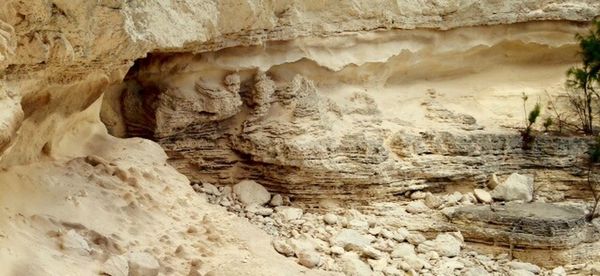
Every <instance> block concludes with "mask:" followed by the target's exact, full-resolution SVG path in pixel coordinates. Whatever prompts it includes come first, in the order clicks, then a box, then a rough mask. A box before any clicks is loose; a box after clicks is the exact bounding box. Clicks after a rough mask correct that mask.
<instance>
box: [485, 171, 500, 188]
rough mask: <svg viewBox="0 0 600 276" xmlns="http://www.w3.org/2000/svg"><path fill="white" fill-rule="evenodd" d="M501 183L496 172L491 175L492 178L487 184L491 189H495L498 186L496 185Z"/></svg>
mask: <svg viewBox="0 0 600 276" xmlns="http://www.w3.org/2000/svg"><path fill="white" fill-rule="evenodd" d="M499 184H500V181H498V176H497V175H496V174H495V173H494V174H492V175H491V176H490V179H489V180H488V183H487V186H488V188H490V189H492V190H493V189H494V188H496V186H498V185H499Z"/></svg>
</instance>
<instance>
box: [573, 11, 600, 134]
mask: <svg viewBox="0 0 600 276" xmlns="http://www.w3.org/2000/svg"><path fill="white" fill-rule="evenodd" d="M592 24H593V27H592V29H591V30H590V32H589V33H588V34H587V35H581V34H577V35H576V38H577V40H578V41H579V48H580V55H581V59H582V60H581V61H582V64H581V65H580V66H575V67H571V68H570V69H569V70H568V71H567V82H566V86H567V94H568V96H569V97H568V98H569V104H570V105H571V107H572V108H573V111H574V112H575V114H576V115H577V119H578V121H579V125H580V129H581V131H583V132H584V133H585V134H594V115H595V114H596V113H597V111H595V108H597V107H598V103H599V101H600V94H599V87H598V86H599V85H600V21H594V22H593V23H592Z"/></svg>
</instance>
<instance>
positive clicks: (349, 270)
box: [338, 252, 373, 276]
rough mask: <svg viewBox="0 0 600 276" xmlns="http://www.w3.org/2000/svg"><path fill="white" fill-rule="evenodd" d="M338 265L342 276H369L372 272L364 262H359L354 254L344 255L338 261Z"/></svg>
mask: <svg viewBox="0 0 600 276" xmlns="http://www.w3.org/2000/svg"><path fill="white" fill-rule="evenodd" d="M338 265H339V267H340V269H341V271H342V273H343V274H344V275H347V276H371V275H372V274H373V271H372V270H371V267H370V266H369V265H368V264H366V263H365V262H363V261H361V260H360V258H359V257H358V255H357V254H356V253H353V252H348V253H344V254H343V255H342V256H341V257H340V258H339V259H338Z"/></svg>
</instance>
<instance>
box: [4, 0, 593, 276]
mask: <svg viewBox="0 0 600 276" xmlns="http://www.w3.org/2000/svg"><path fill="white" fill-rule="evenodd" d="M598 14H600V3H598V1H595V0H554V1H539V0H525V1H518V0H514V1H512V0H511V1H492V0H486V1H476V0H456V1H453V0H447V1H444V0H435V1H408V0H406V1H391V0H384V1H371V0H358V1H356V0H354V1H347V0H343V1H340V0H328V1H320V0H319V1H317V0H311V1H302V0H281V1H279V0H273V1H269V0H265V1H262V0H223V1H214V0H166V1H125V0H99V1H86V0H76V1H72V0H32V1H18V0H5V1H2V3H0V168H1V169H0V170H1V171H0V206H1V207H2V208H0V210H1V211H0V216H1V217H0V221H1V223H0V274H8V275H54V274H57V275H67V274H74V275H81V274H85V273H89V274H94V275H97V274H98V273H102V271H103V270H106V269H107V266H112V265H114V264H115V263H118V262H119V261H118V258H122V257H123V256H131V254H143V253H142V252H145V253H147V254H152V255H154V256H155V257H156V259H157V260H154V261H155V262H158V263H160V266H159V270H160V273H162V274H165V275H188V274H189V273H191V272H194V273H207V272H209V271H214V270H215V269H223V267H224V265H223V264H226V265H225V267H226V268H227V269H228V270H226V271H225V273H229V274H240V273H241V272H246V271H250V273H252V272H254V273H255V274H260V273H266V274H281V273H284V272H285V273H291V274H300V273H302V270H303V269H301V268H299V267H298V266H297V265H296V264H294V263H293V262H291V261H290V260H288V259H285V258H283V257H282V256H279V255H276V254H275V253H274V251H273V249H271V247H270V246H269V242H268V238H265V237H264V235H263V234H261V233H260V232H258V230H256V229H255V228H253V227H252V226H250V225H249V224H248V223H247V222H244V221H240V220H238V219H235V218H233V217H231V216H227V213H226V212H225V211H224V210H222V209H211V207H209V206H208V205H207V203H206V202H205V201H204V200H203V199H202V198H198V197H195V194H193V192H192V190H191V188H190V187H189V186H190V185H189V181H188V179H186V178H185V177H183V176H182V175H181V174H179V173H178V172H176V171H175V170H173V168H172V167H170V166H169V165H168V164H170V165H172V166H173V167H175V168H176V169H178V170H179V172H181V173H183V174H185V175H186V176H187V177H188V178H189V179H191V180H194V181H211V182H215V183H219V184H230V183H235V182H236V181H238V180H240V179H244V178H250V179H256V180H258V181H259V182H260V183H262V184H264V185H265V186H267V187H268V188H269V189H270V190H271V191H277V192H281V193H286V194H289V195H291V196H293V197H296V198H300V199H304V200H307V201H316V200H319V199H321V198H339V199H344V200H371V199H373V198H379V199H383V198H389V197H393V196H396V195H398V194H401V193H404V192H405V191H408V190H414V189H422V188H431V189H436V188H440V189H441V188H444V187H446V186H448V185H449V184H465V183H466V184H468V185H476V184H482V183H483V182H484V181H485V178H486V176H487V175H488V174H489V173H491V172H499V173H500V174H504V173H509V172H511V171H512V170H515V169H528V168H544V169H547V170H548V171H549V173H546V174H543V175H540V176H539V177H540V178H541V179H542V180H543V179H544V178H546V180H548V179H550V180H561V181H562V182H561V181H558V182H560V183H562V184H564V185H567V186H568V184H569V183H571V182H569V181H572V178H573V176H572V175H576V174H577V168H576V166H574V165H575V164H576V162H577V160H574V158H572V157H571V156H572V155H571V154H568V153H571V152H583V151H584V150H585V149H586V147H587V145H586V143H587V141H586V140H584V139H574V138H564V137H552V136H548V137H546V136H544V137H540V139H539V143H538V144H537V146H536V147H534V149H533V150H532V151H531V152H523V151H522V150H521V149H520V145H519V138H518V136H517V135H516V130H515V127H518V126H519V124H520V123H521V118H522V117H521V116H522V114H521V113H522V111H521V106H520V105H521V101H520V97H521V93H522V92H526V93H527V94H529V95H530V98H531V99H537V98H538V97H539V99H540V100H541V101H545V96H544V95H546V93H545V92H546V91H547V92H548V93H550V94H556V93H557V92H559V91H560V90H561V87H562V83H563V80H564V79H563V74H564V71H565V69H566V68H567V67H569V66H570V65H572V64H573V63H575V62H577V56H576V51H577V48H576V45H575V44H574V40H573V36H574V34H575V33H577V32H582V31H585V30H586V27H587V22H589V21H590V20H591V19H593V18H594V17H595V16H597V15H598ZM534 102H535V101H533V100H532V101H530V102H528V104H533V103H534ZM100 113H102V121H101V119H100V115H101V114H100ZM105 126H106V128H108V131H109V132H110V134H112V135H114V136H117V137H143V138H150V139H152V140H154V141H156V142H157V143H158V144H159V145H160V146H162V149H161V148H159V147H157V145H156V144H154V143H152V142H150V141H148V140H145V139H139V138H132V139H117V138H115V137H111V136H110V135H109V134H108V133H107V131H106V128H105ZM556 142H558V143H556ZM163 149H164V151H166V153H167V155H165V154H164V153H163V152H162V151H163ZM541 158H543V160H544V162H542V163H540V162H538V161H539V160H540V159H541ZM167 163H168V164H167ZM565 168H566V169H565ZM542 183H544V181H542ZM565 183H566V184H565ZM564 190H565V193H564V194H563V196H567V197H568V196H577V195H576V191H575V192H573V190H574V189H572V188H571V187H567V188H565V189H564ZM575 190H576V189H575ZM215 220H219V221H220V223H215ZM197 225H200V226H197ZM242 229H243V230H242ZM223 233H227V235H226V234H223ZM265 245H266V246H265ZM214 248H220V249H221V250H214ZM65 252H71V253H65ZM190 252H193V253H190ZM136 256H137V255H136ZM113 257H114V258H117V260H115V259H113ZM200 257H201V261H199V258H200ZM57 260H59V261H57ZM56 262H60V263H61V265H53V264H55V263H56ZM90 270H93V272H90ZM198 271H200V272H198ZM157 273H158V272H157ZM315 273H316V272H315ZM191 275H194V274H191Z"/></svg>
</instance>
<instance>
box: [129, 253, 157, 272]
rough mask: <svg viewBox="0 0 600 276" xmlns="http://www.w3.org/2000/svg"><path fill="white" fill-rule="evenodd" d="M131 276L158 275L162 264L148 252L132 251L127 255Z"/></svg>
mask: <svg viewBox="0 0 600 276" xmlns="http://www.w3.org/2000/svg"><path fill="white" fill-rule="evenodd" d="M127 258H128V260H129V275H130V276H155V275H158V271H159V269H160V264H159V263H158V261H157V260H156V259H155V258H154V256H152V255H150V254H148V253H146V252H132V253H129V254H128V255H127Z"/></svg>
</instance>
